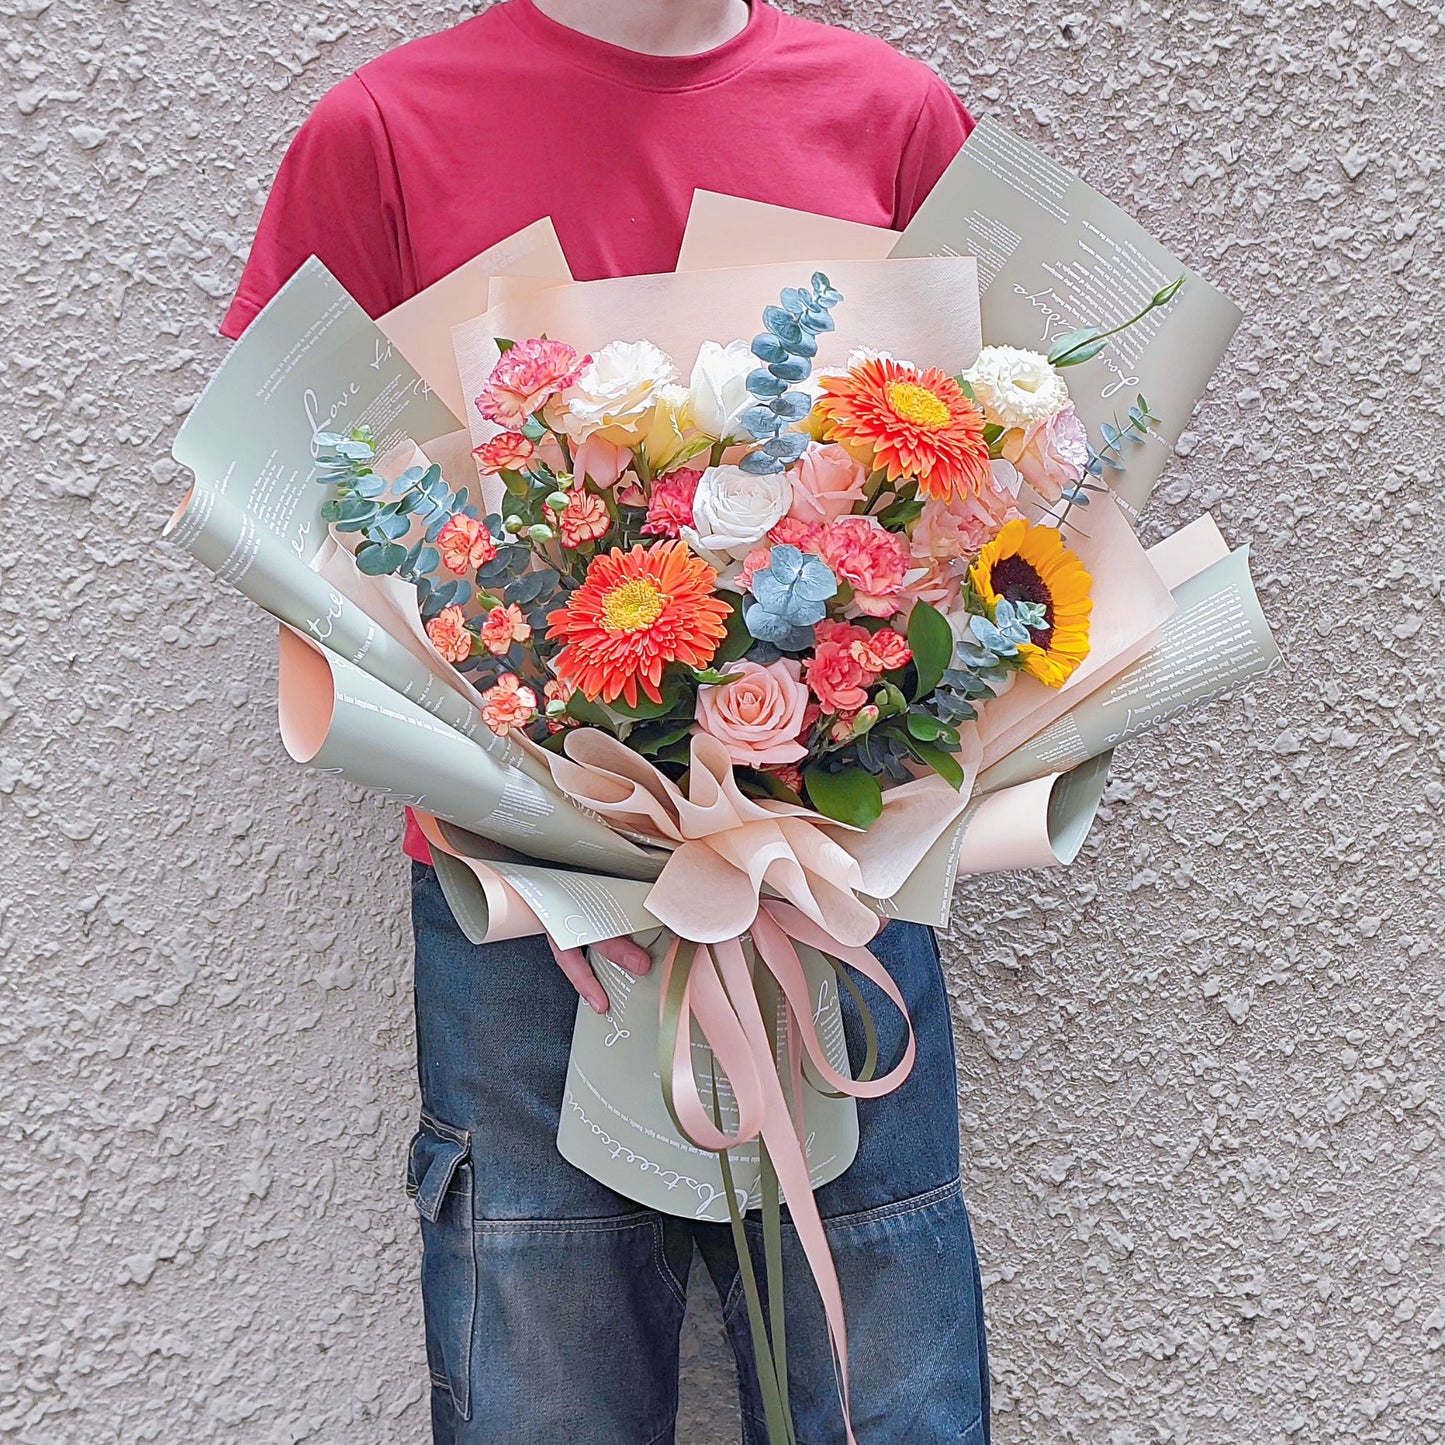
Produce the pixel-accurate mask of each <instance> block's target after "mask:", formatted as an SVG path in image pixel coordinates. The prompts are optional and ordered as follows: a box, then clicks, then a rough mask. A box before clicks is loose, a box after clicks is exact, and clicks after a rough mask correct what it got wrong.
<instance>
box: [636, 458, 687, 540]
mask: <svg viewBox="0 0 1445 1445" xmlns="http://www.w3.org/2000/svg"><path fill="white" fill-rule="evenodd" d="M701 478H702V473H701V472H700V471H695V470H694V469H693V468H691V467H679V468H678V469H677V471H675V472H669V473H668V474H667V475H666V476H665V477H661V478H659V479H658V480H657V481H656V482H654V483H653V484H652V495H651V496H650V497H649V498H648V499H647V521H646V522H645V523H644V524H643V528H642V531H643V535H644V536H648V537H680V536H681V535H682V529H683V528H684V527H690V526H692V524H693V517H692V499H693V498H694V497H695V496H696V495H697V484H698V482H699V481H700V480H701Z"/></svg>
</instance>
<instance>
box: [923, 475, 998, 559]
mask: <svg viewBox="0 0 1445 1445" xmlns="http://www.w3.org/2000/svg"><path fill="white" fill-rule="evenodd" d="M1004 470H1007V468H1004ZM1021 515H1022V514H1021V513H1020V512H1019V510H1018V508H1017V507H1016V506H1015V505H1014V499H1013V496H1012V494H1011V493H1010V492H1008V491H1007V490H1006V489H1005V488H1003V487H1001V486H1000V485H999V484H998V481H997V479H996V478H995V477H994V476H993V474H992V472H990V475H989V478H988V480H987V481H986V482H985V483H984V484H983V486H982V487H980V488H979V490H978V491H977V492H967V493H963V494H961V495H959V496H955V497H951V498H949V499H948V500H947V501H943V502H939V501H927V502H925V503H924V504H923V511H922V512H921V513H920V514H919V517H918V521H917V522H915V523H914V526H913V536H912V538H911V541H910V545H911V548H912V551H913V555H914V556H915V557H917V558H919V559H920V560H927V559H933V560H948V561H955V562H970V561H972V560H973V558H975V557H976V556H978V554H979V551H980V550H981V549H982V547H983V545H984V543H985V542H988V541H991V540H992V539H993V538H994V537H995V536H996V535H997V534H998V531H999V529H1000V528H1001V527H1002V526H1003V524H1004V523H1005V522H1009V521H1012V520H1013V519H1014V518H1015V517H1018V516H1021Z"/></svg>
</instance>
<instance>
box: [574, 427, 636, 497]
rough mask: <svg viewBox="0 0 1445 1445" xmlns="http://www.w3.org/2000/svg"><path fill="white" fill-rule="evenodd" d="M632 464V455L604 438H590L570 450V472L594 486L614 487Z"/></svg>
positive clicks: (624, 448)
mask: <svg viewBox="0 0 1445 1445" xmlns="http://www.w3.org/2000/svg"><path fill="white" fill-rule="evenodd" d="M631 464H632V453H631V452H630V451H628V450H627V448H626V447H620V446H618V445H617V443H616V442H610V441H608V440H607V438H606V437H601V436H596V435H593V436H590V437H588V438H587V440H586V441H583V442H579V443H578V444H577V445H576V446H575V447H573V449H572V471H573V473H574V474H575V475H577V476H579V477H586V478H587V479H588V480H589V481H590V482H591V483H592V484H593V485H594V486H598V487H611V486H615V485H616V483H617V479H618V477H620V476H621V475H622V474H623V472H625V471H626V470H627V468H628V467H629V466H630V465H631Z"/></svg>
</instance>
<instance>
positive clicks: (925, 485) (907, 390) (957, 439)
mask: <svg viewBox="0 0 1445 1445" xmlns="http://www.w3.org/2000/svg"><path fill="white" fill-rule="evenodd" d="M819 384H820V385H821V387H822V389H823V394H822V395H821V396H820V397H819V398H818V400H817V402H816V403H815V405H814V411H815V412H816V413H817V414H818V415H819V416H821V417H822V418H824V419H825V421H827V422H829V423H831V425H832V432H831V437H832V439H833V440H834V441H837V442H841V443H842V445H843V446H844V447H845V448H846V449H847V450H848V451H849V452H851V453H852V454H853V455H854V456H856V457H857V458H858V459H859V460H860V461H862V462H864V463H865V464H866V465H869V466H871V467H873V468H875V469H877V470H880V471H882V472H883V473H884V474H885V475H886V476H887V478H888V480H889V481H890V482H896V481H898V480H899V479H900V478H910V479H912V480H915V481H917V483H918V490H919V491H920V492H921V493H922V494H923V495H924V496H925V497H932V498H934V499H936V500H937V501H940V502H946V501H948V500H950V499H951V498H953V497H957V496H965V495H969V494H974V493H977V492H979V491H980V490H981V489H982V488H983V486H984V484H985V483H986V482H987V481H988V447H987V445H986V444H985V443H984V439H983V413H982V412H981V411H980V410H979V409H978V407H977V406H975V405H974V404H973V402H971V401H970V400H969V399H968V397H967V396H966V395H964V392H963V388H962V387H960V386H959V384H958V383H957V382H956V381H955V380H954V379H953V378H952V377H951V376H947V375H945V374H944V373H943V372H941V371H939V370H938V369H937V368H936V367H931V368H929V369H928V370H927V371H919V370H918V369H917V368H916V367H912V366H904V365H903V364H902V363H901V362H898V361H894V360H893V359H892V358H891V357H887V356H874V357H869V358H868V359H867V360H866V361H861V362H859V363H858V365H857V366H855V367H853V368H852V369H851V370H849V371H847V372H846V373H844V375H842V376H823V377H820V378H819Z"/></svg>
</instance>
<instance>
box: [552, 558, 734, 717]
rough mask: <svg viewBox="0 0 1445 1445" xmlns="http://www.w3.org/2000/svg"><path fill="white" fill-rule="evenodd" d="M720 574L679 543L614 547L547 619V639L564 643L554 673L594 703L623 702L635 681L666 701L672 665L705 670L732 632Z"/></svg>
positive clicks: (631, 700)
mask: <svg viewBox="0 0 1445 1445" xmlns="http://www.w3.org/2000/svg"><path fill="white" fill-rule="evenodd" d="M716 582H717V574H716V573H715V572H714V571H713V569H712V568H711V567H709V566H708V565H707V563H706V562H704V561H702V559H701V558H698V557H694V556H693V555H692V553H691V552H689V551H688V549H687V547H686V546H684V545H683V543H681V542H658V543H655V544H653V545H652V546H650V547H643V546H636V547H634V548H633V549H632V550H631V551H630V552H624V551H622V550H621V549H620V548H617V547H614V548H613V549H612V550H611V551H610V552H604V553H603V554H602V555H600V556H598V557H594V558H593V559H592V562H591V564H590V565H589V566H588V568H587V576H586V578H585V580H584V581H583V583H582V585H581V586H580V587H579V588H578V589H577V590H576V591H575V592H573V593H572V595H571V596H570V597H569V598H568V599H567V605H566V606H565V607H563V608H561V609H560V610H559V611H556V612H551V613H548V615H547V638H548V640H549V641H551V642H561V643H564V644H565V645H564V646H563V648H562V650H561V651H560V652H559V653H558V654H557V657H556V659H555V662H554V664H553V665H554V667H555V668H556V672H557V676H558V677H559V678H560V679H561V680H562V681H563V682H566V683H570V684H571V685H572V686H574V687H575V688H577V690H578V691H579V692H580V693H581V694H582V695H583V697H585V698H588V699H590V700H593V701H600V702H604V703H607V702H613V701H614V700H616V699H617V698H619V697H621V698H625V699H626V701H627V705H628V706H629V707H636V706H637V689H638V684H639V683H640V684H641V686H642V691H643V692H644V693H645V694H646V695H647V696H648V697H649V698H651V699H652V701H653V702H661V701H662V673H663V669H664V668H666V666H667V665H668V663H670V662H684V663H687V664H688V665H689V666H690V667H705V666H706V665H707V664H708V663H709V662H710V661H711V660H712V655H713V653H715V652H716V651H717V647H718V643H719V642H721V641H722V639H723V635H724V633H725V632H726V631H727V628H726V626H725V625H724V623H725V619H726V618H727V616H728V614H729V612H731V610H732V609H731V607H730V606H729V604H728V603H726V602H724V601H723V600H722V599H721V598H719V597H718V596H716V595H715V590H714V589H715V585H716Z"/></svg>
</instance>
